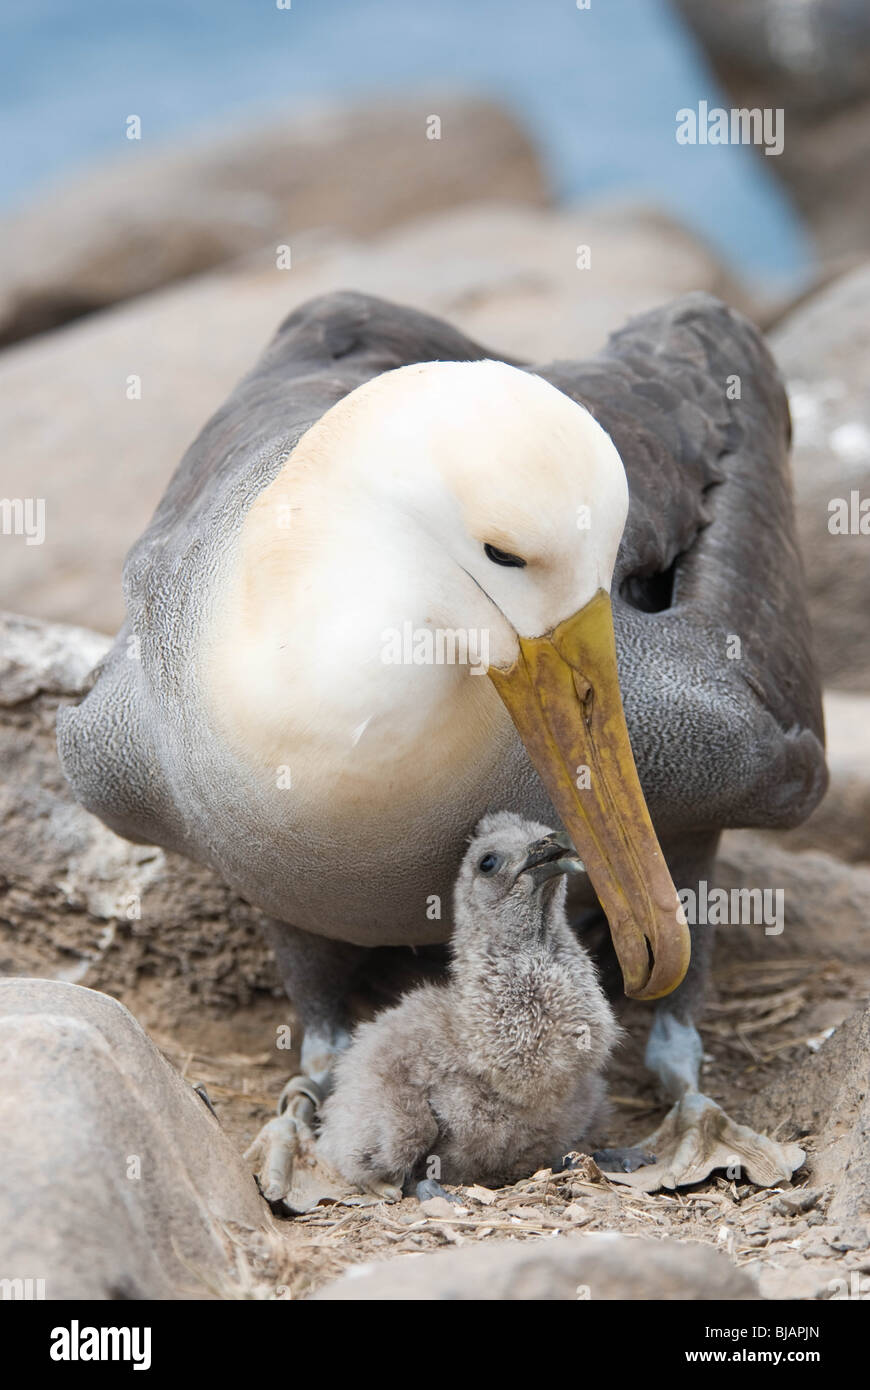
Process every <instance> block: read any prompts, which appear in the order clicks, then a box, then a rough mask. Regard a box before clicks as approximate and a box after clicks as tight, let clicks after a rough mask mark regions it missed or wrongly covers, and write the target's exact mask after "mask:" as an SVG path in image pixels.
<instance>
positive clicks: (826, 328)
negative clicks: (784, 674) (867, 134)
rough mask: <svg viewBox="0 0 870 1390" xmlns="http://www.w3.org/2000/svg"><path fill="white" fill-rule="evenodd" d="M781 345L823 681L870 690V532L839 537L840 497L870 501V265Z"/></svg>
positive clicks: (776, 346) (812, 302)
mask: <svg viewBox="0 0 870 1390" xmlns="http://www.w3.org/2000/svg"><path fill="white" fill-rule="evenodd" d="M771 347H772V348H773V352H774V355H775V357H776V359H777V362H778V363H779V366H780V368H781V369H782V372H783V374H784V375H785V378H786V381H787V383H788V386H789V396H790V400H791V407H792V414H793V418H794V452H793V465H792V467H793V472H794V486H795V500H796V507H797V520H798V533H799V538H800V543H801V549H802V551H803V556H804V564H805V567H806V572H807V582H808V585H809V598H810V617H811V620H812V623H813V632H814V636H815V644H816V652H817V656H818V658H819V661H820V663H821V667H822V678H823V681H824V683H825V685H832V686H837V687H840V688H842V689H844V690H864V691H867V692H870V641H868V632H870V626H868V600H870V533H867V532H865V534H861V533H860V529H858V530H851V531H850V532H849V533H848V534H845V535H841V534H837V533H836V532H835V531H832V530H831V523H832V521H833V519H834V514H833V513H832V510H831V504H832V502H834V501H835V499H842V500H843V501H844V502H845V503H847V504H850V507H851V503H852V500H853V498H852V494H853V493H856V494H857V495H858V505H859V506H860V502H861V500H866V501H867V502H868V503H870V391H868V389H867V383H868V380H870V265H866V266H863V267H862V268H861V269H859V270H856V271H854V272H852V273H851V274H850V275H846V276H844V277H843V278H841V279H840V280H838V281H837V282H836V283H835V284H833V285H831V286H830V287H829V288H827V289H825V290H822V291H821V292H820V293H818V294H816V295H814V296H813V297H812V298H811V299H809V300H808V301H807V302H806V303H804V304H803V305H801V306H800V308H798V309H796V310H795V311H794V313H792V314H791V315H789V317H788V318H787V319H786V320H785V322H784V323H782V324H781V325H780V326H779V328H778V329H777V330H776V331H775V333H774V334H773V335H772V339H771ZM868 513H870V506H868ZM859 525H860V520H859ZM865 525H866V527H867V528H868V529H870V514H868V515H867V516H866V518H865Z"/></svg>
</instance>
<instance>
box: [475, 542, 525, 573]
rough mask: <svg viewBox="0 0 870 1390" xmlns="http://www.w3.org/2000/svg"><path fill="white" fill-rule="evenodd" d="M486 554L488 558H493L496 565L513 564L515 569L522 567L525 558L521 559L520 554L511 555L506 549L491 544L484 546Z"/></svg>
mask: <svg viewBox="0 0 870 1390" xmlns="http://www.w3.org/2000/svg"><path fill="white" fill-rule="evenodd" d="M483 550H484V554H485V555H486V558H487V559H488V560H492V562H493V564H495V565H512V566H513V567H514V569H522V568H523V567H524V566H525V563H526V562H525V560H521V559H520V557H519V555H510V554H509V553H508V551H506V550H499V549H498V547H497V546H494V545H489V544H488V543H487V544H486V545H485V546H484V547H483Z"/></svg>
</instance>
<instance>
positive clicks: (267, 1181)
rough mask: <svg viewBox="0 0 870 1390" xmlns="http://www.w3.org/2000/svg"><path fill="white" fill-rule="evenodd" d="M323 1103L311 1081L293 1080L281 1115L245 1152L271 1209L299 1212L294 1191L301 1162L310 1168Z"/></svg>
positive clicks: (282, 1101)
mask: <svg viewBox="0 0 870 1390" xmlns="http://www.w3.org/2000/svg"><path fill="white" fill-rule="evenodd" d="M319 1099H320V1092H319V1089H318V1087H317V1086H316V1085H315V1083H314V1082H313V1081H312V1080H311V1078H310V1077H307V1076H293V1077H291V1078H290V1080H289V1081H288V1082H287V1085H286V1086H285V1087H284V1089H283V1091H282V1092H281V1096H280V1099H279V1101H278V1113H277V1115H275V1116H273V1118H272V1119H271V1120H268V1121H267V1123H266V1124H264V1125H263V1128H262V1129H261V1130H260V1132H259V1134H258V1135H257V1136H256V1138H255V1139H254V1141H253V1143H252V1144H251V1145H250V1147H249V1148H248V1149H247V1150H246V1152H245V1158H246V1159H247V1160H248V1161H249V1162H253V1163H255V1164H256V1165H257V1183H258V1186H259V1188H260V1191H261V1192H262V1194H263V1196H264V1197H265V1199H266V1201H267V1202H268V1203H269V1205H270V1206H271V1207H273V1208H278V1210H279V1211H281V1210H288V1211H297V1210H299V1208H298V1205H297V1203H296V1202H295V1201H294V1200H293V1189H294V1186H295V1184H296V1178H297V1176H298V1168H299V1165H300V1159H303V1157H304V1159H305V1160H306V1161H305V1162H303V1164H302V1166H303V1167H308V1166H310V1150H311V1149H313V1146H314V1115H315V1111H316V1108H317V1104H318V1102H319ZM302 1209H303V1210H304V1209H306V1208H305V1207H303V1208H302Z"/></svg>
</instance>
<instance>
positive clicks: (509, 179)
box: [0, 90, 544, 343]
mask: <svg viewBox="0 0 870 1390" xmlns="http://www.w3.org/2000/svg"><path fill="white" fill-rule="evenodd" d="M433 114H437V115H438V116H440V118H441V122H442V126H441V138H440V139H439V140H432V139H428V138H427V118H428V117H429V116H430V115H433ZM118 141H119V146H120V147H123V155H122V156H121V157H120V158H119V159H118V160H117V161H115V162H114V163H113V164H111V165H110V166H109V167H107V168H101V169H98V170H97V171H96V172H94V173H92V174H90V175H87V176H85V177H84V178H77V179H76V180H75V182H73V183H72V184H71V185H69V186H68V187H65V188H61V189H55V190H52V192H51V193H50V195H48V196H46V197H44V198H43V199H42V200H41V201H39V202H37V203H35V204H33V205H31V206H29V207H27V208H25V209H24V210H23V211H22V212H21V213H19V214H18V215H17V216H15V217H13V218H11V219H10V220H8V221H7V222H6V224H5V225H3V226H2V227H0V266H2V268H3V276H2V280H3V289H2V292H0V342H3V343H8V342H12V341H14V340H15V339H17V338H23V337H27V336H28V335H29V334H31V333H36V332H40V331H42V330H44V329H47V328H52V327H54V326H55V325H58V324H61V323H65V322H66V321H67V320H69V319H72V318H75V317H77V316H78V315H79V314H82V313H87V312H90V311H92V310H94V309H98V308H101V307H103V306H105V305H107V304H113V303H116V302H117V301H119V300H123V299H128V298H130V296H132V295H136V294H142V293H144V292H145V291H147V290H153V289H157V288H159V287H160V286H161V285H166V284H168V283H169V282H170V281H173V280H178V279H181V278H182V277H184V276H187V275H192V274H194V273H196V272H198V271H202V270H206V269H208V268H209V267H211V266H216V265H219V264H220V263H221V262H223V261H227V260H231V259H232V258H233V257H235V256H238V255H241V254H243V253H245V252H248V251H251V250H256V249H257V248H259V247H265V246H271V248H272V252H273V255H274V252H275V248H276V247H277V246H278V245H288V244H289V245H290V246H291V252H292V250H294V249H295V243H296V241H297V238H298V237H299V236H300V234H301V233H304V232H306V231H309V230H311V229H313V228H316V229H319V231H320V234H321V235H326V236H329V235H330V234H331V233H333V232H334V231H339V232H342V233H348V232H350V233H362V234H369V233H372V232H377V231H380V230H382V229H383V228H385V227H389V226H392V225H393V224H394V223H398V222H401V221H403V220H405V219H406V218H409V217H417V216H420V215H421V214H423V213H427V212H434V211H436V210H437V209H440V208H443V207H450V206H453V205H454V204H458V203H463V202H469V201H472V200H476V199H479V198H487V197H489V198H516V199H518V200H521V201H528V202H532V203H539V202H542V201H543V199H544V181H543V176H542V173H541V171H540V167H539V165H538V162H537V159H536V157H535V154H534V152H533V150H532V147H531V145H530V143H529V141H528V140H527V139H526V137H525V135H524V134H523V133H522V132H521V131H520V130H519V129H518V127H517V125H516V123H515V122H514V121H513V120H512V119H511V117H510V116H508V115H507V114H506V113H505V112H504V111H503V110H501V109H500V108H499V107H497V106H495V105H493V104H492V103H490V102H486V101H482V100H479V99H473V98H470V97H464V96H462V95H460V94H458V93H456V92H451V91H444V90H442V91H440V92H428V93H427V92H421V93H419V94H418V95H416V96H413V97H411V96H409V97H407V98H405V99H404V100H396V101H392V102H377V101H376V102H372V101H371V100H368V101H363V102H359V101H357V102H355V103H352V104H344V105H335V104H333V105H321V106H319V107H317V108H313V109H310V110H308V111H307V112H301V113H292V112H287V113H282V114H281V115H278V116H276V117H275V118H273V120H272V121H271V122H270V123H269V124H268V125H266V126H264V127H261V128H260V127H255V128H251V129H248V128H245V129H243V130H242V131H233V132H227V133H223V134H219V135H210V136H208V137H201V138H199V139H195V140H188V141H186V142H184V143H182V144H181V145H177V144H176V145H175V146H173V147H172V148H161V149H158V150H157V151H156V152H155V153H151V152H150V142H149V140H148V131H147V122H146V125H145V128H144V130H143V139H142V142H141V143H140V142H138V141H128V140H127V139H126V138H125V134H124V128H123V126H119V132H118Z"/></svg>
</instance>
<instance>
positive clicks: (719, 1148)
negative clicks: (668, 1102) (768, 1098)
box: [607, 1091, 806, 1192]
mask: <svg viewBox="0 0 870 1390" xmlns="http://www.w3.org/2000/svg"><path fill="white" fill-rule="evenodd" d="M643 1147H644V1148H645V1149H649V1150H650V1151H651V1152H652V1153H654V1154H655V1155H656V1159H657V1161H656V1162H655V1163H653V1164H650V1165H648V1166H646V1167H643V1168H639V1169H638V1170H637V1171H636V1172H634V1173H625V1172H617V1171H613V1172H608V1173H607V1176H608V1177H609V1178H611V1179H612V1180H613V1181H614V1182H621V1183H625V1184H627V1185H628V1186H630V1187H635V1188H638V1189H640V1190H641V1191H643V1192H656V1191H658V1189H659V1188H662V1187H663V1188H669V1189H673V1188H675V1187H688V1186H690V1185H691V1184H692V1183H696V1182H702V1181H703V1179H704V1178H707V1177H709V1176H710V1174H711V1173H712V1172H713V1171H714V1170H715V1169H717V1168H724V1169H725V1171H726V1173H727V1174H728V1175H729V1176H730V1177H732V1178H736V1179H737V1180H738V1181H742V1182H746V1181H748V1182H751V1183H754V1184H755V1185H756V1186H757V1187H774V1186H775V1185H776V1184H777V1183H780V1182H788V1181H789V1180H790V1179H791V1175H792V1173H794V1172H795V1170H796V1169H797V1168H800V1166H801V1164H802V1163H803V1161H804V1159H805V1157H806V1155H805V1153H804V1151H803V1149H802V1148H800V1146H799V1145H798V1144H780V1143H778V1142H777V1141H776V1140H775V1139H769V1138H768V1137H767V1136H766V1135H764V1134H757V1133H756V1131H755V1130H753V1129H750V1128H749V1127H748V1126H747V1125H740V1124H738V1123H737V1122H736V1120H732V1119H731V1117H730V1116H729V1115H727V1114H726V1113H725V1111H724V1110H723V1109H722V1108H721V1106H719V1105H717V1104H716V1102H715V1101H713V1100H710V1098H709V1096H705V1095H701V1094H700V1092H698V1091H688V1092H686V1094H685V1095H684V1096H682V1097H681V1098H680V1100H678V1101H677V1103H676V1105H674V1106H673V1107H672V1109H671V1110H669V1111H668V1113H667V1115H666V1116H665V1118H664V1120H663V1121H662V1123H661V1125H660V1126H659V1128H658V1129H657V1130H656V1132H655V1133H654V1134H651V1135H650V1136H649V1138H648V1139H646V1140H644V1143H643Z"/></svg>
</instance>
